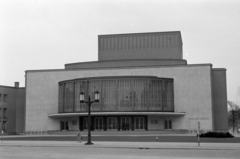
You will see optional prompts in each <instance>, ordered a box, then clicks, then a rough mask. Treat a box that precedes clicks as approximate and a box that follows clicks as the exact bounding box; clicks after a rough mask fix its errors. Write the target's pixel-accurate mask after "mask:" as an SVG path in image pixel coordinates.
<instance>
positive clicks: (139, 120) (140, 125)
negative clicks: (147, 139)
mask: <svg viewBox="0 0 240 159" xmlns="http://www.w3.org/2000/svg"><path fill="white" fill-rule="evenodd" d="M144 128H145V122H144V117H136V118H135V129H144Z"/></svg>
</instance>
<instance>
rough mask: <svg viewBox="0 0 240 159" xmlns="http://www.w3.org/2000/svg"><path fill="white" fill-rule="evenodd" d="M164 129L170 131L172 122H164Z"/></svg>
mask: <svg viewBox="0 0 240 159" xmlns="http://www.w3.org/2000/svg"><path fill="white" fill-rule="evenodd" d="M164 128H165V129H172V121H171V120H165V122H164Z"/></svg>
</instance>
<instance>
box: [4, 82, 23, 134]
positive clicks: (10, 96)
mask: <svg viewBox="0 0 240 159" xmlns="http://www.w3.org/2000/svg"><path fill="white" fill-rule="evenodd" d="M24 116H25V88H23V87H21V88H20V87H19V83H18V82H15V86H14V87H10V86H0V130H1V131H4V133H16V132H17V133H20V132H23V131H24V123H25V118H24Z"/></svg>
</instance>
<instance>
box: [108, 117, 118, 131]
mask: <svg viewBox="0 0 240 159" xmlns="http://www.w3.org/2000/svg"><path fill="white" fill-rule="evenodd" d="M117 128H118V122H117V118H116V117H108V118H107V129H110V130H111V129H117Z"/></svg>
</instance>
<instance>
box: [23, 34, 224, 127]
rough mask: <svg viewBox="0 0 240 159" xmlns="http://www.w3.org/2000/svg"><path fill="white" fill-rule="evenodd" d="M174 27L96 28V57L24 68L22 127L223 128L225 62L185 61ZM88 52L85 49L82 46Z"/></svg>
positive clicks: (179, 39) (180, 42)
mask: <svg viewBox="0 0 240 159" xmlns="http://www.w3.org/2000/svg"><path fill="white" fill-rule="evenodd" d="M182 45H183V44H182V38H181V33H180V32H179V31H174V32H154V33H134V34H114V35H99V36H98V61H92V62H81V63H70V64H65V68H64V69H58V70H51V69H49V70H28V71H26V76H25V77H26V121H25V131H48V130H78V129H81V130H86V129H87V128H88V124H87V116H88V114H87V112H88V106H87V105H86V104H85V103H80V99H79V95H80V93H81V92H83V93H84V94H85V96H87V97H88V96H90V97H91V99H92V100H93V99H94V92H96V91H98V92H99V94H100V100H99V102H98V103H93V104H92V106H91V129H92V130H94V131H110V130H115V131H122V130H131V131H136V130H165V129H172V130H196V129H197V127H198V122H200V126H201V130H206V131H227V130H228V120H227V93H226V69H224V68H213V65H212V64H187V61H186V60H184V59H183V51H182ZM81 56H86V53H80V54H79V58H81Z"/></svg>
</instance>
